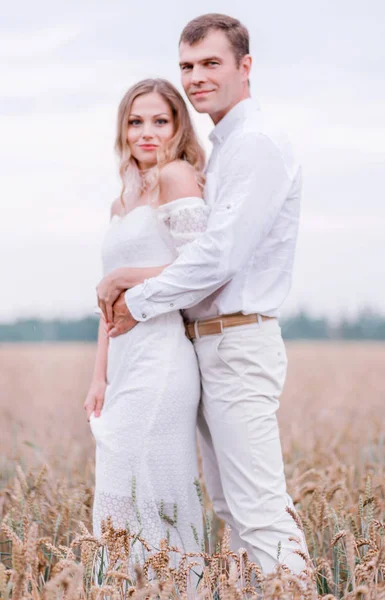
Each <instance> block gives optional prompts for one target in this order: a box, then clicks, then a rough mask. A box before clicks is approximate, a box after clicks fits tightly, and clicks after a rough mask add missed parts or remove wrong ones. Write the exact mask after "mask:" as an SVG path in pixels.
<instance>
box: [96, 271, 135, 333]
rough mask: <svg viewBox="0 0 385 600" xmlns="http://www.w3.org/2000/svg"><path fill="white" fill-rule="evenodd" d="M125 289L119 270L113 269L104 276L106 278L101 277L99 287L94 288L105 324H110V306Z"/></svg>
mask: <svg viewBox="0 0 385 600" xmlns="http://www.w3.org/2000/svg"><path fill="white" fill-rule="evenodd" d="M126 289H127V287H125V282H124V281H123V278H122V273H121V269H115V271H112V272H111V273H109V274H108V275H106V277H103V279H102V280H101V282H100V283H99V285H98V286H97V287H96V293H97V296H98V305H99V307H100V309H101V311H102V313H103V316H104V319H105V320H106V322H107V323H112V320H113V311H112V306H113V304H114V302H115V301H116V300H117V299H118V298H119V296H120V294H121V293H122V292H123V291H125V290H126Z"/></svg>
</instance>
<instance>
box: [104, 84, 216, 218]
mask: <svg viewBox="0 0 385 600" xmlns="http://www.w3.org/2000/svg"><path fill="white" fill-rule="evenodd" d="M152 92H157V93H158V94H160V95H161V96H162V97H163V98H164V99H165V100H166V102H168V104H169V106H170V108H171V112H172V115H173V118H174V125H175V133H174V135H173V137H172V138H171V140H170V141H169V142H168V143H167V144H166V145H165V147H164V148H163V149H162V150H160V151H159V153H158V162H157V164H156V165H155V166H154V167H153V168H151V169H149V170H148V171H147V172H146V173H144V174H142V175H141V174H140V172H139V167H138V163H137V161H136V160H135V158H134V157H133V156H132V155H131V152H130V147H129V145H128V141H127V130H128V117H129V115H130V113H131V109H132V104H133V102H134V100H135V99H136V98H137V97H138V96H142V95H144V94H150V93H152ZM115 150H116V152H117V154H118V156H119V158H120V166H119V173H120V177H121V179H122V183H123V187H122V191H121V194H120V200H121V202H122V205H123V208H124V209H125V210H126V209H127V201H125V200H127V199H130V203H132V202H135V200H137V199H138V198H139V197H140V195H141V194H143V193H144V192H146V191H151V190H153V189H155V188H156V186H157V184H158V181H159V173H160V169H161V168H162V167H163V166H164V165H166V164H167V163H169V162H172V161H173V160H177V159H181V160H186V161H187V162H189V163H190V164H191V165H192V166H193V167H194V169H195V172H196V176H197V182H198V184H199V185H200V186H201V187H203V185H204V176H203V168H204V164H205V154H204V150H203V148H202V147H201V145H200V143H199V141H198V138H197V136H196V133H195V131H194V128H193V125H192V122H191V118H190V115H189V112H188V110H187V106H186V103H185V101H184V100H183V98H182V96H181V95H180V93H179V92H178V90H177V89H176V88H175V87H174V86H173V85H172V84H171V83H170V82H169V81H167V80H165V79H144V80H143V81H139V82H138V83H136V84H135V85H133V86H132V87H131V88H130V89H129V90H128V91H127V92H126V94H125V95H124V97H123V99H122V101H121V102H120V105H119V111H118V123H117V134H116V141H115Z"/></svg>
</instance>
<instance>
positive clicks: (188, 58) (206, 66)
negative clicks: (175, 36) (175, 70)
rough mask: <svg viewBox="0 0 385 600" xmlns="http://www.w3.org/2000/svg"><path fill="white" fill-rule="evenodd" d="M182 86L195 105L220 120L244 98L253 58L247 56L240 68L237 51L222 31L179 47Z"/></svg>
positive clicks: (199, 110)
mask: <svg viewBox="0 0 385 600" xmlns="http://www.w3.org/2000/svg"><path fill="white" fill-rule="evenodd" d="M179 64H180V69H181V76H182V85H183V88H184V90H185V92H186V94H187V97H188V98H189V100H190V102H191V104H192V105H193V106H194V108H195V109H196V110H197V111H198V112H201V113H208V114H209V115H210V116H211V117H212V119H213V121H214V123H215V122H218V121H219V120H220V119H221V118H222V117H223V116H224V115H225V114H226V113H227V112H228V111H229V110H230V109H231V108H232V107H233V106H235V104H237V103H238V102H239V101H240V100H241V99H242V97H243V94H244V90H245V84H246V85H247V80H248V75H249V70H250V65H251V59H250V57H245V58H244V59H243V60H242V61H241V64H240V66H239V67H237V64H236V59H235V55H234V51H233V49H232V47H231V45H230V42H229V40H228V39H227V37H226V35H225V34H224V33H223V32H222V31H216V30H213V31H209V33H208V34H207V36H206V37H205V38H204V39H203V40H201V41H200V42H198V43H197V44H194V45H193V46H190V45H189V44H187V43H185V42H182V43H181V44H180V47H179Z"/></svg>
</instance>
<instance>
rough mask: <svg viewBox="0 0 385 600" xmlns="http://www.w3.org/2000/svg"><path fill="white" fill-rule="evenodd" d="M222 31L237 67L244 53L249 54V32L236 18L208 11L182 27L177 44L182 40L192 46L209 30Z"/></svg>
mask: <svg viewBox="0 0 385 600" xmlns="http://www.w3.org/2000/svg"><path fill="white" fill-rule="evenodd" d="M212 30H217V31H223V33H224V34H225V35H226V37H227V39H228V40H229V42H230V45H231V47H232V49H233V52H234V56H235V61H236V64H237V67H239V65H240V63H241V60H242V58H243V57H244V56H245V54H249V32H248V31H247V29H246V27H245V26H244V25H242V23H241V22H240V21H238V19H233V17H228V16H227V15H221V14H218V13H210V14H207V15H201V16H200V17H196V18H195V19H193V20H192V21H190V22H189V23H187V25H186V27H185V28H184V29H183V31H182V34H181V36H180V40H179V44H180V43H181V42H184V43H186V44H189V45H190V46H193V45H194V44H197V43H198V42H200V41H201V40H203V39H204V38H205V37H206V35H207V34H208V33H209V31H212Z"/></svg>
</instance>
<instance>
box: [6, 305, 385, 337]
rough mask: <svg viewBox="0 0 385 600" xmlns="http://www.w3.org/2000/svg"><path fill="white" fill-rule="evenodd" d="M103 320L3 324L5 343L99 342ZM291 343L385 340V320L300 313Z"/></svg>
mask: <svg viewBox="0 0 385 600" xmlns="http://www.w3.org/2000/svg"><path fill="white" fill-rule="evenodd" d="M98 324H99V318H97V317H84V318H83V319H77V320H62V319H54V320H51V321H48V320H43V319H37V318H36V319H23V320H18V321H15V322H13V323H3V324H0V343H1V342H95V341H96V340H97V335H98ZM281 325H282V333H283V337H284V338H285V339H287V340H385V316H382V315H379V314H376V313H374V312H372V311H370V310H367V311H365V312H363V313H362V314H361V315H358V316H357V317H356V318H354V319H352V320H350V321H348V320H345V319H340V321H339V322H337V323H331V322H330V321H329V320H328V319H326V318H325V317H322V318H314V317H311V316H310V315H309V314H308V313H306V312H304V311H303V312H300V313H298V314H296V315H293V316H291V317H286V318H283V319H282V320H281Z"/></svg>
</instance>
